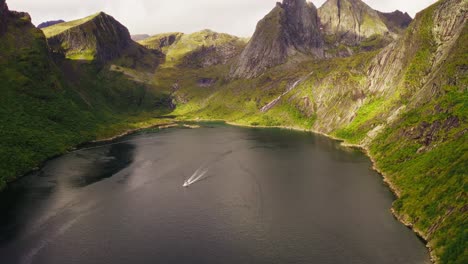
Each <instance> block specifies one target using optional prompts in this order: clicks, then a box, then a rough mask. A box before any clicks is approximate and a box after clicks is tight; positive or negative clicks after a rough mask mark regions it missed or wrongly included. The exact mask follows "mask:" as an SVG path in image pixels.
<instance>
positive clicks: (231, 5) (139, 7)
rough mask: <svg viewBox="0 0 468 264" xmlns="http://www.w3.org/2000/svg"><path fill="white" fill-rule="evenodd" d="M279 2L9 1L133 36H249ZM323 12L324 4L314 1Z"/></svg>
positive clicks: (379, 1) (379, 4) (385, 6)
mask: <svg viewBox="0 0 468 264" xmlns="http://www.w3.org/2000/svg"><path fill="white" fill-rule="evenodd" d="M277 1H279V0H183V1H174V0H133V1H128V0H103V1H96V0H67V1H63V0H41V1H36V0H34V1H25V0H7V2H8V5H9V6H10V8H11V9H13V10H19V11H26V12H29V13H30V14H31V16H32V17H33V22H34V23H35V24H39V23H41V22H44V21H48V20H56V19H64V20H67V21H69V20H73V19H78V18H81V17H85V16H88V15H90V14H93V13H97V12H99V11H104V12H106V13H108V14H110V15H112V16H114V17H115V18H116V19H117V20H119V21H120V22H121V23H122V24H124V25H126V26H127V27H128V28H129V30H130V31H131V32H132V33H133V34H136V33H148V34H155V33H161V32H170V31H181V32H187V33H189V32H194V31H198V30H201V29H205V28H209V29H213V30H215V31H219V32H227V33H231V34H235V35H239V36H250V35H251V34H252V33H253V31H254V30H255V25H256V24H257V22H258V20H260V19H261V18H262V17H263V16H265V15H266V14H267V13H268V12H269V11H270V10H271V9H272V8H273V7H274V5H275V3H276V2H277ZM312 2H313V3H314V4H315V5H316V6H320V5H322V4H323V2H325V0H313V1H312ZM364 2H366V3H367V4H369V5H370V6H371V7H373V8H374V9H377V10H380V11H385V12H389V11H394V10H396V9H399V10H402V11H406V12H408V13H410V15H412V16H414V14H415V13H416V12H418V11H420V10H422V9H423V8H425V7H427V6H429V5H430V4H431V3H434V2H436V0H418V1H409V0H392V1H388V0H364Z"/></svg>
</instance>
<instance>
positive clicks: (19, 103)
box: [0, 12, 167, 189]
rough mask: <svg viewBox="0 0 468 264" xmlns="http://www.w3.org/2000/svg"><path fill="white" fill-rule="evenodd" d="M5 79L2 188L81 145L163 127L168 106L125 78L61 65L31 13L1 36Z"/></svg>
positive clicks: (0, 112)
mask: <svg viewBox="0 0 468 264" xmlns="http://www.w3.org/2000/svg"><path fill="white" fill-rule="evenodd" d="M56 63H58V64H59V66H57V65H56ZM0 79H1V80H2V82H0V91H1V93H2V96H1V97H0V116H1V117H2V118H1V119H0V128H1V129H0V138H1V141H0V189H2V188H4V187H5V185H6V183H8V182H10V181H12V180H14V179H15V178H16V177H17V176H19V175H21V174H24V173H26V172H27V171H29V170H31V169H32V168H34V167H37V166H38V165H39V164H40V163H41V162H43V161H44V160H45V159H47V158H50V157H52V156H54V155H58V154H60V153H63V152H65V151H66V150H68V149H70V148H71V147H73V146H75V145H77V144H79V143H82V142H85V141H89V140H94V139H98V138H103V137H109V136H113V135H115V134H118V133H121V132H122V131H125V130H128V129H131V128H134V127H138V126H148V125H150V124H152V123H158V122H162V120H160V119H154V118H153V117H154V116H159V115H160V114H161V113H164V112H159V113H158V112H157V111H156V110H157V109H158V108H157V106H158V102H161V100H162V102H161V103H160V104H159V109H161V111H163V109H164V107H165V106H166V105H167V104H166V102H165V101H164V100H167V99H164V97H165V96H166V95H158V94H155V93H154V92H152V91H150V90H149V88H148V87H146V86H145V85H143V84H136V83H134V82H132V81H129V80H127V79H126V78H125V77H124V76H123V75H122V74H119V73H112V72H109V71H106V70H102V69H101V68H99V67H97V66H96V65H94V64H81V63H79V62H73V61H68V60H65V61H64V60H61V59H58V61H57V62H54V61H53V60H52V59H51V57H50V55H49V51H48V49H47V44H46V38H45V36H44V34H43V33H42V31H41V30H38V29H36V28H34V26H33V25H32V24H31V22H30V18H29V15H27V14H25V13H13V12H11V13H9V16H8V20H7V31H6V32H5V33H4V34H2V35H1V36H0ZM161 98H162V99H161ZM166 109H167V108H166Z"/></svg>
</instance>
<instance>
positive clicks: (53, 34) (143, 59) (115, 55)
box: [43, 12, 162, 69]
mask: <svg viewBox="0 0 468 264" xmlns="http://www.w3.org/2000/svg"><path fill="white" fill-rule="evenodd" d="M43 31H44V33H45V35H46V37H47V41H48V43H49V46H50V48H51V50H52V52H54V53H57V54H64V55H65V57H66V58H68V59H72V60H84V61H96V62H97V63H100V64H105V63H107V62H110V61H115V60H119V64H122V66H125V67H129V68H149V69H154V68H155V67H156V66H157V65H158V64H159V63H160V61H161V60H162V54H161V53H160V52H157V51H150V50H148V49H146V48H144V47H143V46H141V45H139V44H137V43H136V42H134V41H133V40H132V39H131V36H130V33H129V31H128V29H127V28H126V27H125V26H123V25H122V24H120V23H119V22H118V21H117V20H115V19H114V18H113V17H111V16H109V15H107V14H105V13H103V12H100V13H98V14H96V15H92V16H89V17H86V18H83V19H80V20H75V21H71V22H66V23H60V24H56V25H53V26H50V27H47V28H44V29H43Z"/></svg>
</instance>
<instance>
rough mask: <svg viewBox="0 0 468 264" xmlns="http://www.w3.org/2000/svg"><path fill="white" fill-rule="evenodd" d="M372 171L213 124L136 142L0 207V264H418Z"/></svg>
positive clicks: (32, 186)
mask: <svg viewBox="0 0 468 264" xmlns="http://www.w3.org/2000/svg"><path fill="white" fill-rule="evenodd" d="M370 166H371V164H370V162H369V160H368V159H367V158H366V157H365V156H364V155H363V154H362V153H360V152H359V151H356V150H350V149H346V150H344V149H343V148H342V147H341V146H340V145H339V143H337V142H335V141H332V140H329V139H327V138H324V137H321V136H315V135H311V134H309V133H303V132H294V131H288V130H280V129H252V128H237V127H229V126H224V125H220V124H214V123H210V124H208V125H205V126H204V127H203V128H200V129H193V130H190V129H168V130H164V131H161V132H154V131H145V132H142V133H139V134H137V135H132V136H128V137H125V138H122V139H119V140H118V141H116V142H113V143H110V144H109V143H106V144H101V145H91V146H85V147H84V148H83V149H81V150H78V151H75V152H73V153H70V154H67V155H64V156H62V157H59V158H57V159H54V160H52V161H50V162H48V163H47V164H46V165H45V166H44V167H43V168H42V169H41V170H40V171H39V172H37V173H34V174H31V175H29V176H27V177H24V178H22V179H21V180H19V181H18V182H17V183H15V184H13V185H12V187H11V188H9V189H8V190H7V191H6V192H5V193H3V194H1V195H0V210H1V212H2V217H0V256H2V262H3V260H4V261H6V262H5V263H47V264H50V263H51V264H53V263H80V264H81V263H220V262H221V263H383V264H385V263H428V262H429V259H428V254H427V251H426V249H425V247H424V245H423V244H422V243H421V242H420V241H419V240H418V239H417V238H416V236H415V235H414V234H413V233H412V232H411V231H410V230H408V229H406V228H405V227H404V226H403V225H401V224H400V223H398V222H397V221H396V220H395V219H394V218H393V217H392V215H391V213H390V211H389V208H390V206H391V203H392V200H393V196H392V194H391V193H390V191H389V190H388V189H387V188H386V187H385V186H384V185H383V183H382V179H381V177H380V176H379V175H377V174H376V173H375V172H373V171H372V170H371V169H370ZM184 183H189V184H187V185H189V186H188V187H187V188H184V187H183V185H184ZM194 183H196V184H194Z"/></svg>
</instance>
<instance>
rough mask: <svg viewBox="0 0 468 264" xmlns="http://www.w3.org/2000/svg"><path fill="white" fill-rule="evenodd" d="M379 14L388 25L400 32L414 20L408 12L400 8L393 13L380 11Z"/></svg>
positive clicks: (394, 30)
mask: <svg viewBox="0 0 468 264" xmlns="http://www.w3.org/2000/svg"><path fill="white" fill-rule="evenodd" d="M379 15H380V17H381V18H382V20H383V21H384V22H385V24H386V25H387V27H388V28H389V29H390V30H392V31H393V32H400V31H401V30H403V29H405V28H407V27H408V26H409V24H410V23H411V21H413V19H412V18H411V17H410V15H408V13H403V12H401V11H400V10H396V11H394V12H392V13H382V12H379Z"/></svg>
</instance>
